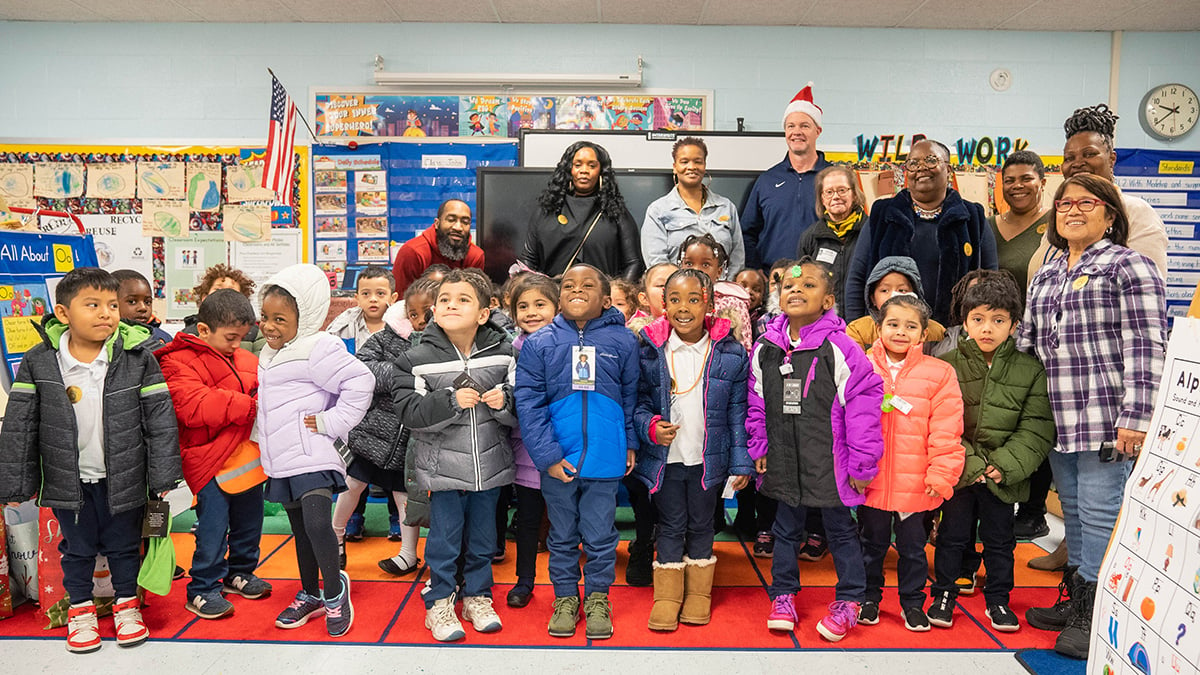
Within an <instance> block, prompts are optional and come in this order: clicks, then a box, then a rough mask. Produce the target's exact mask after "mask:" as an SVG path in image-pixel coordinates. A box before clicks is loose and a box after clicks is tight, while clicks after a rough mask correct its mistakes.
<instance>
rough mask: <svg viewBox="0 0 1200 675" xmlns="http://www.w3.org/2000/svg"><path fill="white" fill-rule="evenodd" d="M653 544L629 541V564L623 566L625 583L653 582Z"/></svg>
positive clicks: (636, 584) (646, 583)
mask: <svg viewBox="0 0 1200 675" xmlns="http://www.w3.org/2000/svg"><path fill="white" fill-rule="evenodd" d="M653 564H654V544H651V543H650V542H642V541H637V540H635V541H631V542H629V564H628V565H626V566H625V583H627V584H629V585H630V586H650V585H652V584H653V583H654V570H653V569H652V567H653Z"/></svg>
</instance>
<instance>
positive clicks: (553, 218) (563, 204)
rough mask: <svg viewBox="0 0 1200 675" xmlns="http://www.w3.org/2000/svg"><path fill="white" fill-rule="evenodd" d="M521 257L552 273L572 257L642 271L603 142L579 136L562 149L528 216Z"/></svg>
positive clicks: (625, 273) (617, 273) (634, 232)
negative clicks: (577, 139) (581, 139)
mask: <svg viewBox="0 0 1200 675" xmlns="http://www.w3.org/2000/svg"><path fill="white" fill-rule="evenodd" d="M521 262H522V263H524V264H525V265H526V266H527V267H529V268H530V269H532V270H534V271H537V272H542V273H543V274H547V275H549V276H552V277H553V276H557V275H560V274H562V273H563V272H565V271H566V270H567V269H568V268H570V267H571V266H572V265H574V264H576V263H588V264H589V265H594V266H595V267H597V268H599V269H600V270H601V271H602V272H604V273H605V274H607V275H608V276H610V277H613V278H618V277H620V278H624V279H628V280H629V281H637V280H638V278H639V277H640V276H641V273H642V269H643V268H642V253H641V246H640V245H639V241H638V226H637V223H636V222H635V221H634V219H633V216H632V215H631V214H630V213H629V209H628V208H626V207H625V200H624V199H623V198H622V197H621V191H620V189H618V188H617V181H616V176H615V174H614V173H613V169H612V159H610V158H609V156H608V152H607V151H606V150H605V149H604V148H602V147H600V146H599V145H596V144H595V143H592V142H590V141H579V142H577V143H573V144H571V145H570V146H569V147H568V148H567V149H566V151H565V152H563V155H562V158H561V159H559V160H558V165H557V166H556V167H555V168H554V175H553V176H551V177H550V183H549V184H548V185H546V189H545V190H543V191H542V194H541V195H540V196H539V197H538V200H537V208H535V209H534V213H533V214H532V215H531V217H530V219H529V227H528V230H527V232H526V236H525V249H524V252H523V253H522V254H521Z"/></svg>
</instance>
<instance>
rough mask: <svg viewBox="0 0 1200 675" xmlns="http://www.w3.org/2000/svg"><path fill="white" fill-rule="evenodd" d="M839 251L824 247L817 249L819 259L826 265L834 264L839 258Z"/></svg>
mask: <svg viewBox="0 0 1200 675" xmlns="http://www.w3.org/2000/svg"><path fill="white" fill-rule="evenodd" d="M837 257H838V252H837V251H835V250H833V249H831V248H823V249H821V250H819V251H817V261H818V262H823V263H825V264H826V265H832V264H833V261H834V260H837Z"/></svg>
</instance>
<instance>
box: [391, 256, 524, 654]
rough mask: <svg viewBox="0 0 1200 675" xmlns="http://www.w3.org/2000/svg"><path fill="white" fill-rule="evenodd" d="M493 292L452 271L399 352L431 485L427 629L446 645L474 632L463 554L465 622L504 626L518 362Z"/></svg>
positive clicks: (400, 389) (424, 476)
mask: <svg viewBox="0 0 1200 675" xmlns="http://www.w3.org/2000/svg"><path fill="white" fill-rule="evenodd" d="M491 297H492V284H491V281H490V280H489V279H488V278H487V277H486V276H484V275H483V274H482V273H481V272H479V271H478V270H451V271H450V272H448V273H447V274H446V276H445V278H444V279H442V283H441V285H440V286H439V287H438V292H437V302H436V303H435V304H434V309H433V323H431V324H429V325H428V326H426V328H425V331H424V332H423V333H422V334H421V344H419V345H417V346H416V347H413V348H412V349H410V350H408V351H407V352H403V353H401V354H399V355H398V357H397V359H396V375H395V383H394V385H393V399H394V401H395V405H396V413H397V415H398V416H399V417H400V422H401V423H402V424H404V426H406V427H408V428H409V430H410V434H411V438H412V448H411V452H413V453H415V457H416V460H415V464H416V473H417V482H418V483H420V484H421V486H422V487H424V488H425V489H428V490H429V535H428V537H427V539H426V540H425V559H426V561H427V562H428V564H429V569H430V581H431V585H430V587H429V591H428V593H426V594H425V627H426V628H428V629H429V630H430V631H431V632H432V634H433V638H434V639H435V640H438V641H439V642H450V641H453V640H461V639H462V638H464V637H465V636H466V632H465V631H464V630H463V627H462V623H461V622H460V621H459V619H458V616H457V615H456V614H455V608H454V604H455V598H456V596H457V595H458V593H457V592H456V586H455V573H456V571H457V570H456V568H457V564H456V563H457V560H458V558H459V556H460V554H461V555H462V557H463V582H462V584H461V592H462V603H463V613H462V618H463V620H465V621H469V622H471V624H472V625H473V626H474V627H475V630H476V631H478V632H481V633H490V632H494V631H498V630H500V629H501V627H502V625H501V622H500V617H499V615H497V614H496V611H495V609H494V608H493V606H492V582H493V579H492V556H493V554H494V553H495V551H496V504H497V502H498V499H499V494H500V488H501V487H502V486H505V485H508V484H510V483H512V480H513V473H514V471H513V458H512V448H511V446H510V445H509V442H508V434H509V428H510V427H512V426H513V425H514V424H516V419H515V418H514V417H513V396H512V375H513V370H514V369H515V368H516V362H515V359H514V358H513V351H512V343H511V342H510V341H509V339H508V335H507V334H506V333H505V332H504V331H503V330H501V329H500V328H498V327H497V326H496V325H495V324H493V323H491V322H490V321H489V317H490V315H491V310H490V308H489V303H490V300H491ZM464 533H465V534H464Z"/></svg>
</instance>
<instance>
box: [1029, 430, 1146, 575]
mask: <svg viewBox="0 0 1200 675" xmlns="http://www.w3.org/2000/svg"><path fill="white" fill-rule="evenodd" d="M1050 469H1051V471H1053V472H1054V484H1055V485H1056V486H1058V499H1059V501H1061V502H1062V510H1063V525H1064V527H1065V528H1066V530H1067V563H1068V564H1069V565H1077V566H1078V567H1079V574H1080V575H1081V576H1082V577H1083V578H1084V579H1085V580H1087V581H1096V579H1097V578H1098V577H1099V575H1100V562H1101V560H1103V558H1104V551H1105V550H1106V549H1107V548H1108V540H1109V537H1111V536H1112V533H1113V528H1114V527H1116V525H1117V514H1118V513H1119V512H1120V511H1121V497H1122V494H1123V491H1124V490H1125V482H1126V481H1127V480H1128V479H1129V472H1130V471H1132V470H1133V462H1101V461H1100V452H1099V451H1094V452H1059V451H1057V450H1055V451H1052V452H1051V453H1050Z"/></svg>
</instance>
